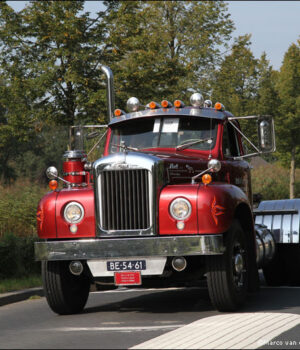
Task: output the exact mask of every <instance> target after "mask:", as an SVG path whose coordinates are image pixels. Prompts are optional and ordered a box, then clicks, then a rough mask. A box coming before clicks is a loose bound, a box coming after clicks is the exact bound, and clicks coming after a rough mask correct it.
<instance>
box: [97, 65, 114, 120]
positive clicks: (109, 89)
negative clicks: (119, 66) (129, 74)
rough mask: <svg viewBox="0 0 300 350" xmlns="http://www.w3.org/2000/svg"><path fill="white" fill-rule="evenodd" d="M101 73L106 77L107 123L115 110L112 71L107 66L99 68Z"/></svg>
mask: <svg viewBox="0 0 300 350" xmlns="http://www.w3.org/2000/svg"><path fill="white" fill-rule="evenodd" d="M100 69H101V70H102V72H103V73H104V74H105V75H106V100H107V116H108V121H109V122H110V121H111V119H112V118H113V117H114V110H115V92H114V75H113V72H112V70H111V69H110V68H109V67H107V66H102V65H101V66H100Z"/></svg>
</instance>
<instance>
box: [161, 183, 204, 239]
mask: <svg viewBox="0 0 300 350" xmlns="http://www.w3.org/2000/svg"><path fill="white" fill-rule="evenodd" d="M197 190H198V185H169V186H167V187H165V188H164V189H163V190H162V192H161V195H160V200H159V233H160V234H161V235H170V234H171V235H172V234H173V235H174V234H177V235H182V234H197V233H198V220H197ZM178 197H180V198H185V199H187V200H189V201H190V203H191V206H192V214H191V215H190V217H188V218H187V219H186V220H184V223H185V228H184V229H183V230H178V228H177V226H176V223H177V221H178V220H175V219H174V218H173V217H172V216H171V214H170V211H169V208H170V205H171V202H172V201H173V200H174V199H176V198H178ZM181 221H182V220H181Z"/></svg>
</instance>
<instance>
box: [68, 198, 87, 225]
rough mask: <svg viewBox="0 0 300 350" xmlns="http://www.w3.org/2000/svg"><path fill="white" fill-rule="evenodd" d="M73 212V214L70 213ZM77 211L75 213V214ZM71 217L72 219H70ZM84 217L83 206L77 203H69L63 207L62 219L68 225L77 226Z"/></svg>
mask: <svg viewBox="0 0 300 350" xmlns="http://www.w3.org/2000/svg"><path fill="white" fill-rule="evenodd" d="M72 210H73V212H72ZM76 210H77V212H76ZM72 216H73V217H72ZM83 217H84V209H83V206H82V205H81V204H80V203H78V202H70V203H68V204H67V205H66V206H65V209H64V219H65V220H66V221H67V222H68V223H70V224H78V223H79V222H81V220H82V219H83Z"/></svg>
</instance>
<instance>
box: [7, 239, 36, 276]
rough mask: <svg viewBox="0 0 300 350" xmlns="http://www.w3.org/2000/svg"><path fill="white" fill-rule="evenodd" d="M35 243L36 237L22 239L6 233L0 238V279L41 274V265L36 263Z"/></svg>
mask: <svg viewBox="0 0 300 350" xmlns="http://www.w3.org/2000/svg"><path fill="white" fill-rule="evenodd" d="M35 241H37V236H35V235H28V236H23V237H20V236H17V235H15V234H13V233H5V234H3V235H2V236H1V237H0V256H1V262H2V263H1V265H0V279H2V278H9V277H13V276H14V277H21V276H29V275H32V274H38V273H39V272H40V264H39V263H37V262H35V261H34V242H35Z"/></svg>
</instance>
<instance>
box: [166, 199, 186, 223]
mask: <svg viewBox="0 0 300 350" xmlns="http://www.w3.org/2000/svg"><path fill="white" fill-rule="evenodd" d="M180 211H181V213H182V211H183V213H182V214H180ZM169 212H170V215H171V216H172V218H173V219H175V220H181V221H182V220H186V219H188V218H189V217H190V216H191V214H192V205H191V203H190V201H188V200H187V199H185V198H182V197H178V198H175V199H174V200H173V201H172V202H171V205H170V210H169ZM176 212H177V213H176ZM178 212H179V213H178ZM184 212H185V214H184Z"/></svg>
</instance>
